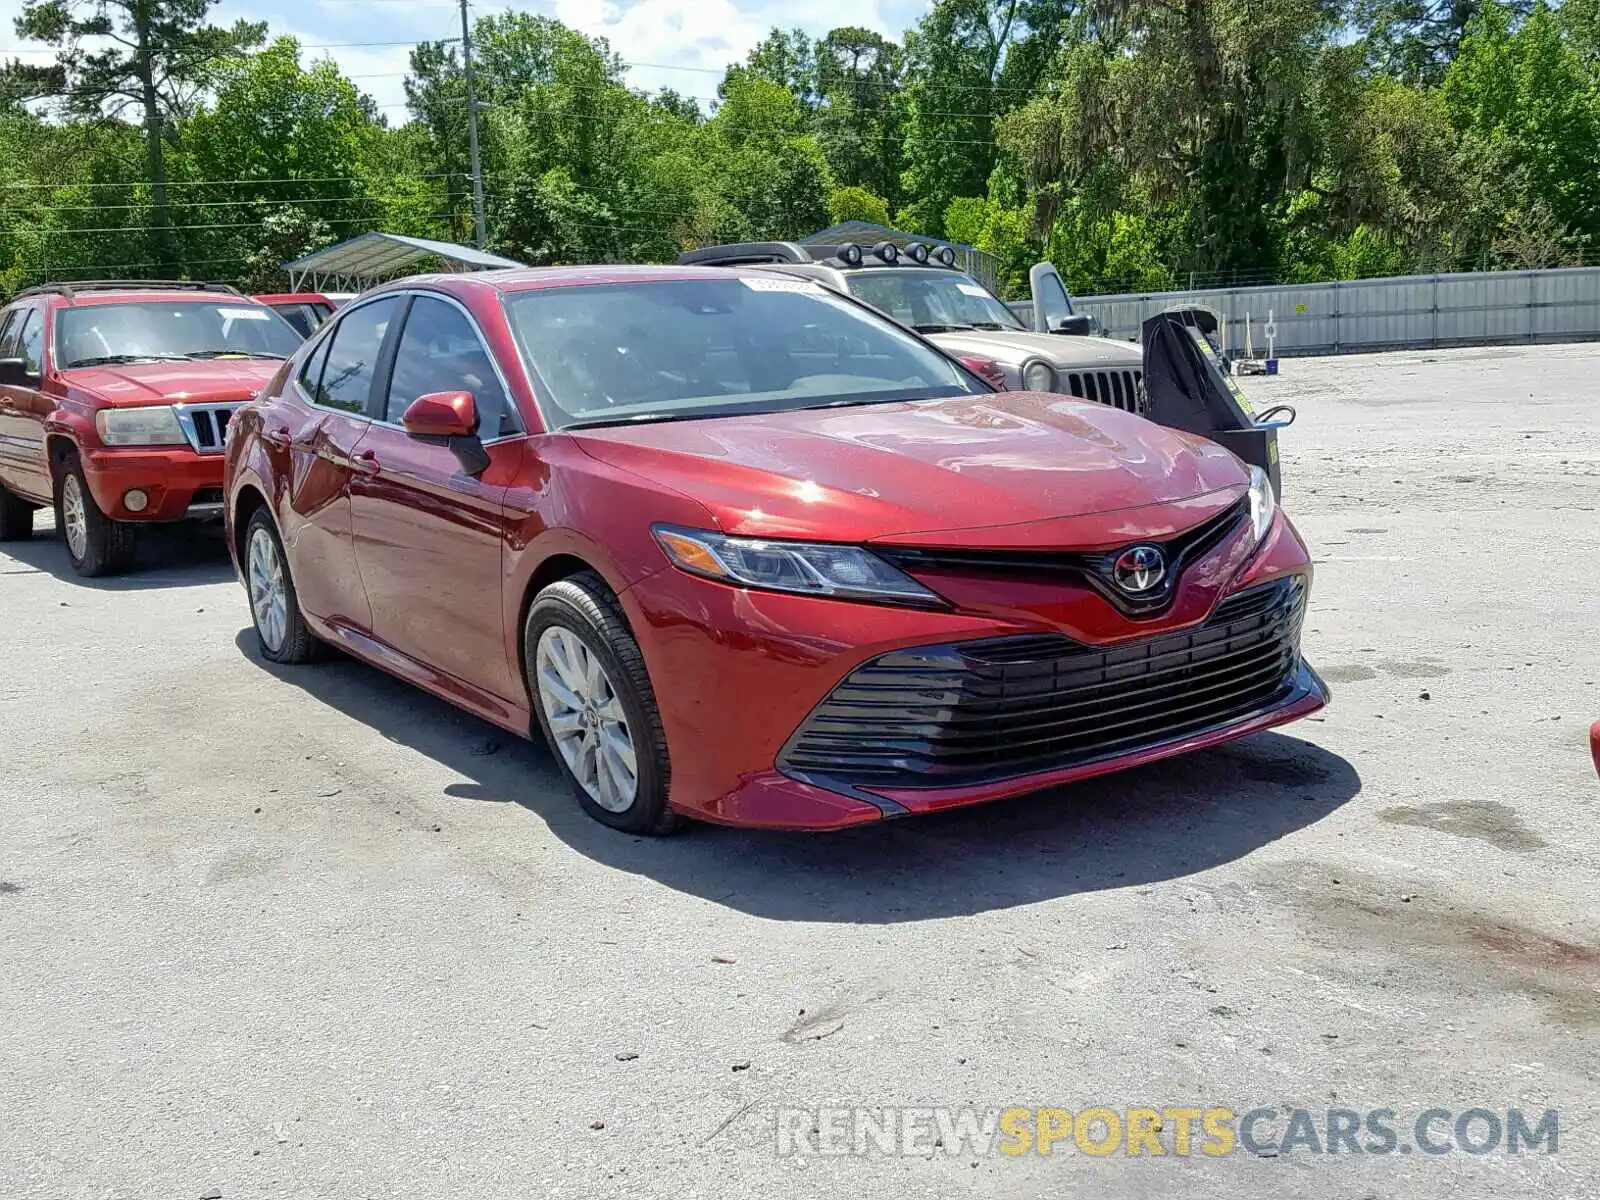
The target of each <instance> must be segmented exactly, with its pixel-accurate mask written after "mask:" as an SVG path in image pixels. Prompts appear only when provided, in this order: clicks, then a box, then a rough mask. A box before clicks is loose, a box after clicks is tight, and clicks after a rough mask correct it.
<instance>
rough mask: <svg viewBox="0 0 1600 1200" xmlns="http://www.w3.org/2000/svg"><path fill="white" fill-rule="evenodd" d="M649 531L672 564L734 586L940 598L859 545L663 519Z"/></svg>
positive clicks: (932, 601)
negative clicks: (771, 537)
mask: <svg viewBox="0 0 1600 1200" xmlns="http://www.w3.org/2000/svg"><path fill="white" fill-rule="evenodd" d="M651 532H652V533H654V534H655V536H656V541H657V542H658V543H660V545H661V549H662V550H663V551H665V553H666V556H667V558H668V559H669V560H671V562H672V563H673V565H674V566H677V567H680V568H682V569H683V570H685V571H688V572H689V573H690V574H691V575H699V576H702V577H704V578H706V579H716V580H719V581H721V582H723V583H729V584H733V585H735V586H738V587H752V588H762V589H765V590H767V591H772V592H798V593H800V594H802V595H808V596H833V597H835V598H838V599H845V600H887V601H894V602H898V603H901V604H917V605H927V606H941V607H942V606H943V604H944V601H942V600H941V599H940V598H939V597H938V596H936V595H934V594H933V593H932V592H930V591H929V590H928V589H927V588H925V587H923V586H922V585H921V584H920V583H918V582H917V581H916V580H915V579H912V578H911V577H910V576H909V575H906V574H904V573H903V572H901V571H897V570H896V569H895V568H894V567H891V566H890V565H889V564H888V563H886V562H884V561H883V560H882V559H881V558H878V557H877V556H876V555H874V554H870V553H868V552H867V551H865V550H863V549H861V547H859V546H838V545H830V544H827V543H823V542H773V541H766V540H764V539H761V538H739V537H728V536H727V535H725V534H721V533H712V532H710V531H709V530H704V529H678V528H675V527H672V526H667V525H657V526H655V527H654V528H653V529H652V530H651Z"/></svg>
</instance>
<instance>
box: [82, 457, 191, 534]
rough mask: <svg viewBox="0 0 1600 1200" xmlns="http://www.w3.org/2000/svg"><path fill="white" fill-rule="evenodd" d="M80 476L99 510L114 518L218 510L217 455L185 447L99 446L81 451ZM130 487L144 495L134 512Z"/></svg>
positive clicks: (170, 517) (168, 517)
mask: <svg viewBox="0 0 1600 1200" xmlns="http://www.w3.org/2000/svg"><path fill="white" fill-rule="evenodd" d="M81 461H82V463H83V474H84V478H85V479H86V480H87V481H88V483H89V490H90V491H91V492H92V493H93V494H94V500H95V503H96V504H98V505H99V506H100V510H101V511H102V512H104V513H105V514H106V516H108V517H110V518H111V519H112V520H114V521H143V522H156V521H181V520H183V519H184V518H196V519H199V518H206V519H211V518H216V517H220V516H221V515H222V455H220V454H200V453H197V452H196V451H194V450H192V449H190V448H189V447H188V446H159V447H155V446H150V447H146V446H140V447H101V448H99V449H84V450H83V451H82V453H81ZM130 491H141V492H143V493H144V494H145V496H146V497H147V503H146V505H145V507H144V508H143V509H142V510H141V511H138V512H135V511H133V510H132V509H130V508H129V507H128V505H127V503H126V498H127V495H128V493H129V492H130Z"/></svg>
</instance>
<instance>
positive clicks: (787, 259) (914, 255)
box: [678, 242, 956, 270]
mask: <svg viewBox="0 0 1600 1200" xmlns="http://www.w3.org/2000/svg"><path fill="white" fill-rule="evenodd" d="M868 256H871V257H872V258H875V259H877V260H878V261H879V262H881V263H885V264H888V265H890V266H903V265H909V266H917V267H930V266H932V267H943V268H945V269H946V270H952V269H954V267H955V265H956V252H955V251H954V250H952V249H951V248H950V247H949V246H932V247H930V246H927V245H924V244H923V243H922V242H912V243H910V244H909V245H907V246H903V247H902V246H896V245H895V244H894V243H893V242H879V243H877V244H876V245H875V246H873V247H871V248H870V249H867V250H863V249H862V248H861V246H860V245H859V244H857V243H856V242H845V243H844V244H842V245H839V246H829V245H821V244H818V245H808V246H803V245H801V244H800V243H799V242H739V243H735V244H733V245H729V246H706V247H704V248H702V249H700V250H685V251H684V252H683V253H682V254H680V255H678V262H679V264H680V265H682V266H710V267H733V266H738V265H740V264H741V263H742V264H747V265H752V266H753V265H755V264H758V263H775V262H784V263H830V264H834V265H838V266H842V267H859V266H861V265H862V264H863V263H865V262H866V260H867V258H868Z"/></svg>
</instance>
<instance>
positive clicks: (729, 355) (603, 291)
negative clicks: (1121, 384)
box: [506, 275, 983, 428]
mask: <svg viewBox="0 0 1600 1200" xmlns="http://www.w3.org/2000/svg"><path fill="white" fill-rule="evenodd" d="M506 313H507V316H508V318H509V319H510V322H511V328H512V330H513V332H514V334H515V335H516V339H517V342H518V344H519V346H520V348H521V350H522V353H523V354H524V356H525V357H526V360H527V362H528V365H529V367H530V368H531V370H532V372H533V374H534V375H535V376H536V377H537V381H538V382H537V387H538V392H539V399H540V403H541V406H542V407H543V408H544V415H545V419H546V421H547V422H548V423H549V424H550V425H551V426H552V427H556V428H561V427H568V428H570V427H573V426H578V425H611V424H624V423H629V422H634V421H652V420H688V419H694V418H698V417H709V416H724V415H734V414H743V413H760V412H776V411H780V410H785V409H795V408H821V407H825V406H830V405H842V404H871V403H881V402H887V401H892V400H920V399H931V398H935V397H941V396H959V395H966V394H968V393H973V392H981V391H982V390H983V388H982V385H981V384H979V383H977V382H976V381H975V380H973V379H971V378H969V377H968V376H967V375H966V374H965V373H964V372H962V371H961V370H960V369H959V368H957V367H956V366H955V364H953V363H952V362H951V361H950V360H949V359H947V358H945V357H944V356H943V355H942V354H940V353H939V352H938V351H936V350H934V349H932V348H930V347H928V346H926V345H924V344H923V343H921V342H919V341H917V340H916V339H915V338H912V337H909V336H908V335H907V334H906V333H905V332H904V331H903V330H901V329H899V328H897V327H896V326H894V325H893V324H891V323H890V322H888V321H885V320H883V319H881V318H879V317H877V316H876V315H874V314H873V313H871V312H869V311H867V310H866V309H863V308H861V307H859V306H857V305H854V304H851V303H850V302H849V301H848V300H845V299H844V298H843V297H840V296H836V295H834V294H832V293H830V292H828V291H827V289H825V288H823V287H822V286H821V285H820V284H816V283H812V282H810V281H809V280H800V279H777V278H774V277H770V276H749V275H728V276H726V277H724V278H720V279H709V278H698V279H696V278H689V279H655V280H641V281H639V282H636V283H607V284H601V285H587V284H585V285H577V286H571V287H550V288H543V289H539V290H535V291H526V292H517V293H512V294H511V295H509V296H507V297H506Z"/></svg>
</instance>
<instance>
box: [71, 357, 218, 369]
mask: <svg viewBox="0 0 1600 1200" xmlns="http://www.w3.org/2000/svg"><path fill="white" fill-rule="evenodd" d="M188 360H189V355H187V354H98V355H95V356H94V357H92V358H75V359H73V360H72V361H71V362H69V363H66V364H65V365H64V366H63V367H62V369H63V370H67V371H70V370H71V369H72V368H73V367H107V366H111V365H113V364H117V363H137V362H187V361H188Z"/></svg>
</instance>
